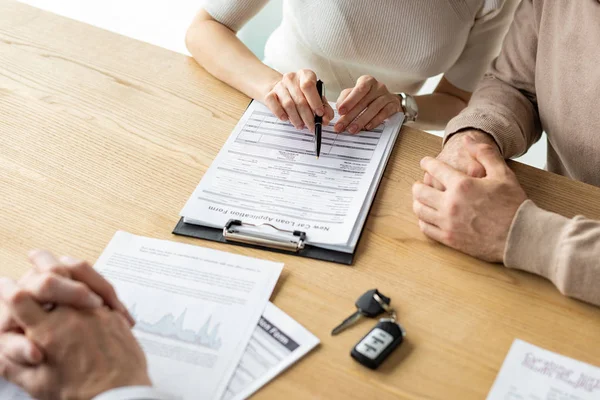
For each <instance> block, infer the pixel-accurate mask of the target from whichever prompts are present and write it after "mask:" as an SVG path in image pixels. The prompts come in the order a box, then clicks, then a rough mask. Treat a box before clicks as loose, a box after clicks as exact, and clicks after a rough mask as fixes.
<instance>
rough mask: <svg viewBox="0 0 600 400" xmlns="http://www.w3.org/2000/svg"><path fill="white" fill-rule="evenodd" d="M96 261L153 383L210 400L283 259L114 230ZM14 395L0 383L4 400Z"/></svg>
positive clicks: (185, 397)
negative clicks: (131, 321) (128, 317)
mask: <svg viewBox="0 0 600 400" xmlns="http://www.w3.org/2000/svg"><path fill="white" fill-rule="evenodd" d="M95 267H96V269H98V270H99V271H100V273H102V274H103V275H104V276H105V277H106V278H107V279H108V280H109V281H110V282H111V283H112V284H113V285H114V286H115V289H116V290H117V293H118V295H119V297H120V298H121V300H122V301H123V302H124V303H125V305H126V306H127V308H128V309H129V310H130V312H131V313H132V314H133V315H134V318H135V319H136V326H135V328H134V330H133V332H134V334H135V336H136V338H137V339H138V341H139V342H140V344H141V345H142V348H143V349H144V352H145V354H146V357H147V359H148V369H149V373H150V378H151V379H152V382H153V383H154V385H155V387H157V388H158V389H159V390H160V391H162V392H165V393H169V394H172V395H174V398H175V399H182V400H200V399H210V400H212V399H219V398H221V397H222V395H223V393H224V392H225V389H226V388H227V384H228V383H229V381H230V379H231V377H232V375H233V373H234V372H235V369H236V367H237V365H238V363H239V361H240V359H241V357H242V355H243V353H244V350H245V349H246V346H247V345H248V342H249V340H250V337H251V336H252V334H253V332H254V330H255V327H256V324H257V322H258V320H259V318H260V316H261V315H262V313H263V311H264V309H265V306H266V304H267V303H268V300H269V296H270V295H271V292H272V291H273V287H274V286H275V283H276V282H277V279H278V278H279V274H280V273H281V270H282V268H283V264H281V263H274V262H270V261H263V260H259V259H255V258H250V257H244V256H239V255H235V254H230V253H225V252H221V251H216V250H211V249H206V248H202V247H198V246H191V245H187V244H182V243H176V242H170V241H165V240H157V239H150V238H144V237H140V236H134V235H131V234H129V233H125V232H117V233H116V234H115V236H114V237H113V239H112V240H111V241H110V243H109V244H108V247H107V248H106V249H105V250H104V252H103V253H102V255H101V256H100V258H99V259H98V261H97V263H96V266H95ZM19 393H21V392H20V391H15V388H14V387H13V386H11V385H6V384H4V385H2V384H0V398H1V399H3V400H4V399H10V400H17V399H19V400H20V399H21V398H20V397H16V396H22V394H19ZM10 396H12V397H10ZM24 398H27V397H24Z"/></svg>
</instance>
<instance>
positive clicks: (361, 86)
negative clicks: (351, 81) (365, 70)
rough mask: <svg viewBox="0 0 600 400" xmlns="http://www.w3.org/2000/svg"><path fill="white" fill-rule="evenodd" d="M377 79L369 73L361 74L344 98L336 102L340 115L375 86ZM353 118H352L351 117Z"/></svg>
mask: <svg viewBox="0 0 600 400" xmlns="http://www.w3.org/2000/svg"><path fill="white" fill-rule="evenodd" d="M377 83H378V82H377V79H375V78H373V77H372V76H369V75H363V76H361V77H360V78H358V79H357V80H356V85H355V86H354V88H353V89H352V91H351V92H350V93H349V94H348V96H346V98H345V99H344V100H343V101H342V102H341V104H338V111H339V113H340V115H346V114H348V113H349V112H350V110H352V109H354V108H355V107H356V106H357V105H358V103H359V102H360V101H361V100H362V99H363V98H364V97H365V96H367V95H368V94H369V93H370V92H371V90H372V89H373V88H374V87H375V86H377ZM353 119H354V118H353Z"/></svg>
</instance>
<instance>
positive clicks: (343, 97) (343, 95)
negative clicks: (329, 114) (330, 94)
mask: <svg viewBox="0 0 600 400" xmlns="http://www.w3.org/2000/svg"><path fill="white" fill-rule="evenodd" d="M352 89H353V88H347V89H344V90H342V91H341V92H340V95H339V96H338V99H337V101H336V102H335V104H337V107H338V112H340V110H339V107H340V105H342V104H343V103H344V100H346V97H348V95H349V94H350V93H352ZM340 114H341V112H340Z"/></svg>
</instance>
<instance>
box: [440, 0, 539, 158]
mask: <svg viewBox="0 0 600 400" xmlns="http://www.w3.org/2000/svg"><path fill="white" fill-rule="evenodd" d="M533 8H534V5H533V2H532V0H523V1H522V2H521V4H520V5H519V7H518V9H517V11H516V13H515V19H514V21H513V23H512V25H511V27H510V29H509V31H508V33H507V35H506V38H505V40H504V44H503V46H502V52H501V53H500V55H499V56H498V58H496V60H494V62H493V63H492V66H491V68H490V69H489V71H488V72H487V73H486V75H485V77H484V78H483V80H482V81H481V83H480V84H479V86H478V87H477V90H476V91H475V93H473V97H472V98H471V101H470V102H469V107H467V108H466V109H464V110H463V111H462V112H461V113H460V114H459V115H458V116H457V117H455V118H454V119H452V120H451V121H450V123H449V124H448V126H447V127H446V135H445V138H444V141H446V140H447V139H448V137H450V136H451V135H452V134H454V133H456V132H458V131H459V130H463V129H467V128H474V129H479V130H481V131H484V132H486V133H488V134H490V135H491V136H493V137H494V139H495V140H496V142H497V143H498V146H499V147H500V150H501V151H502V154H503V155H504V157H505V158H512V157H515V156H519V155H521V154H523V153H525V152H526V151H527V149H529V147H531V145H533V144H534V143H535V142H536V141H538V140H539V138H540V136H541V133H542V129H541V124H540V120H539V114H538V108H537V97H536V93H535V60H536V52H537V21H536V15H535V10H534V9H533Z"/></svg>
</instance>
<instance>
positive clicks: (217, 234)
mask: <svg viewBox="0 0 600 400" xmlns="http://www.w3.org/2000/svg"><path fill="white" fill-rule="evenodd" d="M252 101H254V100H251V101H250V103H248V107H249V106H250V104H252ZM248 107H246V109H247V108H248ZM401 129H402V127H400V130H401ZM398 134H400V132H399V133H398ZM394 145H395V143H394ZM392 153H393V150H392ZM390 158H391V154H390ZM388 165H389V159H388V160H387V162H386V164H385V167H384V169H383V174H382V176H381V177H382V179H383V176H385V171H386V170H387V168H388ZM380 187H381V181H380V182H379V184H378V185H377V189H376V190H375V195H374V196H373V201H372V202H371V204H370V206H369V211H368V212H367V219H366V220H365V222H364V224H363V226H362V228H361V232H360V236H359V237H358V240H357V242H356V247H355V248H354V252H353V253H346V252H342V251H337V250H329V249H324V248H322V247H316V246H311V245H303V246H302V248H296V249H293V250H291V249H288V250H284V249H282V248H277V247H271V246H265V245H260V244H258V243H251V240H248V241H235V240H228V239H227V238H226V237H225V236H226V235H225V234H224V233H225V232H226V231H227V229H228V228H229V227H231V226H240V225H242V226H243V225H244V223H243V222H242V221H239V220H230V221H229V222H228V223H227V225H226V226H224V227H223V228H222V229H220V228H211V227H208V226H203V225H196V224H188V223H186V222H185V221H184V219H183V217H181V218H180V219H179V222H178V223H177V225H175V228H174V229H173V232H172V233H173V234H175V235H180V236H187V237H193V238H196V239H205V240H211V241H213V242H220V243H227V244H234V245H237V246H244V247H251V248H255V249H259V250H268V251H273V252H276V253H282V254H291V255H295V256H299V257H306V258H312V259H315V260H321V261H329V262H333V263H337V264H345V265H352V263H353V261H354V255H355V253H356V249H357V248H358V247H359V244H360V240H361V239H362V236H363V233H364V231H365V225H366V224H367V221H368V219H369V214H370V213H371V209H372V208H373V204H374V203H375V198H376V197H377V193H379V188H380ZM248 225H251V224H248ZM275 229H277V228H275ZM282 232H287V233H288V234H290V238H291V237H292V236H295V235H296V234H297V235H298V236H299V235H301V234H303V232H298V231H282Z"/></svg>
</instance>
